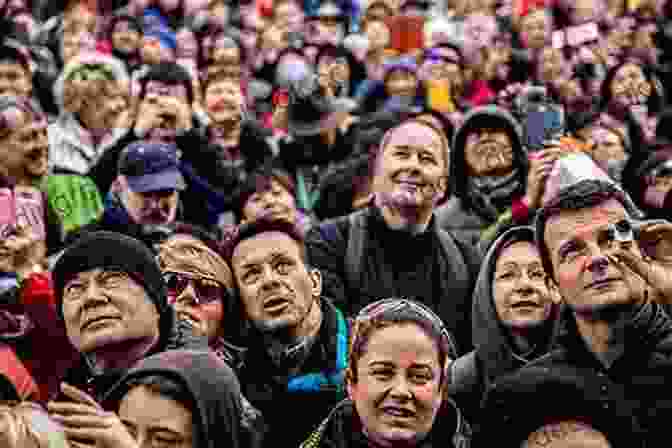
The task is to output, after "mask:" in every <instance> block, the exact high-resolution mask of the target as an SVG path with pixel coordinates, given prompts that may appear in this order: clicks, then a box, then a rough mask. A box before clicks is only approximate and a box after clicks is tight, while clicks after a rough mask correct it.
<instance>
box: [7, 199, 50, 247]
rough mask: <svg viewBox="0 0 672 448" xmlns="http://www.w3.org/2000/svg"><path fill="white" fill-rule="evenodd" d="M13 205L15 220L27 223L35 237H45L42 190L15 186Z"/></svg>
mask: <svg viewBox="0 0 672 448" xmlns="http://www.w3.org/2000/svg"><path fill="white" fill-rule="evenodd" d="M14 207H15V210H16V222H17V223H18V224H24V225H28V226H29V227H30V228H31V230H32V233H33V235H34V236H35V237H36V238H38V239H40V240H43V239H45V238H46V235H47V228H46V225H45V223H44V214H45V206H44V197H43V196H42V192H40V190H38V189H37V188H34V187H20V186H17V187H15V188H14Z"/></svg>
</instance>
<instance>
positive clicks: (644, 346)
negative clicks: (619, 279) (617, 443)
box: [530, 303, 672, 446]
mask: <svg viewBox="0 0 672 448" xmlns="http://www.w3.org/2000/svg"><path fill="white" fill-rule="evenodd" d="M565 323H566V326H565V327H564V328H563V331H562V333H561V334H560V336H559V339H558V348H557V349H555V350H553V351H552V352H551V353H549V354H548V355H546V356H543V357H541V358H539V359H538V360H536V361H534V362H533V363H531V364H530V365H531V366H543V367H554V366H559V365H567V364H569V365H571V366H574V367H579V368H587V369H591V370H593V371H595V372H597V375H598V376H599V377H600V379H601V381H602V385H601V386H600V388H601V391H602V392H603V394H604V396H605V397H607V396H609V395H610V394H613V395H616V396H624V397H625V400H627V402H628V403H629V404H630V405H631V406H632V407H633V408H634V414H635V417H636V418H637V420H638V423H639V425H640V426H641V427H642V428H643V429H644V432H645V433H646V434H647V441H648V442H649V443H648V444H647V445H648V446H657V445H658V444H660V443H661V441H664V440H667V436H668V435H669V424H670V421H672V389H670V378H672V320H670V318H669V317H668V315H667V314H666V313H665V311H663V308H662V307H661V306H660V305H658V304H655V303H647V304H646V305H644V306H642V307H641V308H640V309H639V310H638V311H637V312H636V313H635V314H634V316H633V317H630V318H627V319H623V320H622V322H620V323H618V327H617V328H616V329H615V332H616V337H618V338H619V339H620V340H622V341H623V345H622V353H621V355H620V356H618V357H617V358H616V360H615V361H614V362H613V364H612V365H611V367H609V368H606V367H605V366H604V365H603V364H602V363H601V362H600V361H599V360H598V359H597V358H596V357H595V355H594V354H593V353H592V352H591V351H590V350H589V349H588V347H587V346H586V344H585V342H584V340H583V338H582V336H581V335H580V334H579V332H578V329H577V327H576V321H575V320H574V317H573V316H572V315H571V314H570V313H569V311H568V315H567V319H566V320H565Z"/></svg>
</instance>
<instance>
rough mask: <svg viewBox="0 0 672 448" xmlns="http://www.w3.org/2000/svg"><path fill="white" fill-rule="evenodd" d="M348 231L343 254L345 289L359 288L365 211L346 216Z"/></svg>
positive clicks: (364, 232)
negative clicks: (348, 225)
mask: <svg viewBox="0 0 672 448" xmlns="http://www.w3.org/2000/svg"><path fill="white" fill-rule="evenodd" d="M348 223H349V224H350V229H349V231H348V245H347V249H346V254H345V278H346V281H347V289H349V290H354V289H357V288H358V287H359V283H360V281H361V278H362V264H363V263H364V240H365V239H366V215H365V210H360V211H357V212H354V213H351V214H349V215H348Z"/></svg>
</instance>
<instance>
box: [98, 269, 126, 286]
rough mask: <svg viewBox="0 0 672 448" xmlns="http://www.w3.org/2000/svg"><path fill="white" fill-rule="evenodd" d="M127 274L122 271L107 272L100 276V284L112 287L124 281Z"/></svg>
mask: <svg viewBox="0 0 672 448" xmlns="http://www.w3.org/2000/svg"><path fill="white" fill-rule="evenodd" d="M127 278H128V276H127V275H126V274H125V273H123V272H107V273H105V274H103V275H102V276H101V277H100V284H101V285H103V286H105V287H114V286H118V285H120V284H121V283H122V282H124V281H125V280H126V279H127Z"/></svg>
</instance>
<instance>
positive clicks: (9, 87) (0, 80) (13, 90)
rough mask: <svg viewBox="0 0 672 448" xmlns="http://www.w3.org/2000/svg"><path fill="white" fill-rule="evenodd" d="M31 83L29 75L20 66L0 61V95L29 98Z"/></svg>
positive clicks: (31, 88)
mask: <svg viewBox="0 0 672 448" xmlns="http://www.w3.org/2000/svg"><path fill="white" fill-rule="evenodd" d="M32 91H33V82H32V80H31V76H30V73H29V72H28V70H27V69H26V68H25V67H24V66H23V65H21V64H19V63H17V62H11V61H0V95H11V96H26V97H28V96H30V95H31V92H32Z"/></svg>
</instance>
